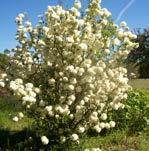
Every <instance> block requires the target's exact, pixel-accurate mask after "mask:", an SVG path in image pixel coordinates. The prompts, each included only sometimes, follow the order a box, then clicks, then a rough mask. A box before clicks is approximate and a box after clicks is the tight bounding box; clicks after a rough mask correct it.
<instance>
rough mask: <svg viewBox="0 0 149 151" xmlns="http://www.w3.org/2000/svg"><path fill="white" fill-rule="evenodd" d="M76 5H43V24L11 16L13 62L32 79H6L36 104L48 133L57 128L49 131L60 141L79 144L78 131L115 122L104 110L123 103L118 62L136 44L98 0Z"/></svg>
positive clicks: (125, 81)
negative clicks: (13, 19)
mask: <svg viewBox="0 0 149 151" xmlns="http://www.w3.org/2000/svg"><path fill="white" fill-rule="evenodd" d="M80 7H81V4H80V2H79V1H75V3H74V6H73V7H72V8H71V9H69V10H64V9H63V8H62V7H61V6H53V7H51V6H48V9H47V11H46V12H45V20H43V23H44V21H45V24H41V23H39V24H38V25H37V26H35V27H34V28H32V27H31V23H30V22H29V21H26V22H25V25H24V24H23V18H24V15H23V14H20V15H19V16H18V17H17V18H16V22H17V25H18V31H17V37H16V38H17V39H18V40H19V43H20V45H19V47H17V48H16V49H15V51H14V55H13V56H12V61H14V62H16V66H17V67H19V68H17V69H18V70H19V71H20V72H22V73H23V75H19V77H22V79H23V78H24V79H25V80H24V81H28V82H32V83H33V84H32V83H27V84H23V80H21V79H16V80H14V81H11V82H10V89H11V90H13V92H14V94H15V95H17V96H19V98H20V99H21V100H22V101H23V104H29V107H30V105H32V104H36V105H37V106H38V108H41V109H40V110H38V111H39V112H40V114H39V115H38V116H39V118H36V120H41V121H40V122H42V121H43V122H48V123H47V124H44V125H51V126H49V127H48V129H49V135H50V134H51V133H54V132H55V129H57V132H56V133H55V134H53V135H58V136H57V137H56V138H59V140H60V141H62V142H65V141H67V140H72V141H74V142H78V143H79V136H80V135H81V134H82V133H85V132H86V131H87V130H88V129H94V130H95V131H97V132H98V133H100V132H101V130H102V129H104V128H106V129H109V128H113V127H115V124H116V123H115V122H114V121H111V120H110V119H109V118H108V117H109V112H110V111H111V110H112V109H114V110H118V109H119V108H124V105H123V100H125V99H126V98H127V90H128V89H129V85H128V78H127V70H126V69H125V67H124V66H123V64H122V62H123V60H124V59H125V58H126V57H127V55H128V53H129V51H130V50H131V49H133V47H137V44H136V43H134V42H132V40H133V39H135V38H136V36H135V35H134V34H132V33H131V32H130V31H129V30H128V27H127V24H126V23H125V22H122V23H121V24H120V27H118V26H116V25H115V24H114V23H112V21H110V20H109V16H110V15H111V13H110V12H109V11H108V10H107V9H105V8H101V6H100V0H90V3H89V6H88V8H87V9H86V11H85V15H84V16H83V17H80V12H79V8H80ZM26 34H27V35H28V36H27V35H26ZM30 48H31V50H32V49H33V50H34V52H33V53H31V52H30ZM120 61H121V62H120ZM20 65H21V67H20ZM28 67H29V68H28ZM16 73H18V72H16ZM28 75H29V76H28ZM16 76H17V75H16ZM27 77H29V78H28V79H27ZM37 77H38V80H36V79H37ZM33 85H37V86H38V87H39V88H40V92H41V93H39V89H38V88H35V87H34V86H33ZM37 93H39V97H36V94H37ZM37 99H39V100H38V101H36V100H37ZM38 102H40V103H39V104H38ZM39 112H38V113H39ZM46 129H47V128H46ZM41 141H42V143H43V144H45V145H46V144H48V143H49V141H50V137H48V136H47V137H46V136H43V137H42V138H41Z"/></svg>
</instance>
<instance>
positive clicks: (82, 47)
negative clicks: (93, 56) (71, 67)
mask: <svg viewBox="0 0 149 151" xmlns="http://www.w3.org/2000/svg"><path fill="white" fill-rule="evenodd" d="M79 47H80V48H81V49H82V50H83V51H86V50H87V48H88V46H87V44H85V43H81V44H79Z"/></svg>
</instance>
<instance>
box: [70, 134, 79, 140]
mask: <svg viewBox="0 0 149 151" xmlns="http://www.w3.org/2000/svg"><path fill="white" fill-rule="evenodd" d="M71 138H72V140H73V141H77V140H78V139H79V136H78V135H77V134H72V135H71Z"/></svg>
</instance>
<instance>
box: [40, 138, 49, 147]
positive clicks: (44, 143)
mask: <svg viewBox="0 0 149 151" xmlns="http://www.w3.org/2000/svg"><path fill="white" fill-rule="evenodd" d="M41 142H42V143H43V145H47V144H48V143H49V139H48V138H47V137H46V136H42V137H41Z"/></svg>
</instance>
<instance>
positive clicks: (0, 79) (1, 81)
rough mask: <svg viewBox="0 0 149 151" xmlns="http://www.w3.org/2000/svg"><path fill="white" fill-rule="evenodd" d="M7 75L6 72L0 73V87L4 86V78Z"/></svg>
mask: <svg viewBox="0 0 149 151" xmlns="http://www.w3.org/2000/svg"><path fill="white" fill-rule="evenodd" d="M6 77H7V74H6V73H1V74H0V87H5V79H6Z"/></svg>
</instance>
